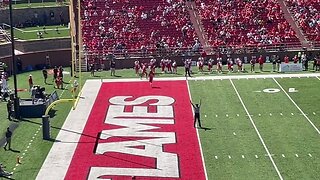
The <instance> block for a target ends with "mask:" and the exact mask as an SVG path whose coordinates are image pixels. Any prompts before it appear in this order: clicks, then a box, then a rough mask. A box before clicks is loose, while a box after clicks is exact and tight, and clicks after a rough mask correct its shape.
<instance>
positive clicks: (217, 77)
mask: <svg viewBox="0 0 320 180" xmlns="http://www.w3.org/2000/svg"><path fill="white" fill-rule="evenodd" d="M319 76H320V73H305V74H259V75H258V74H243V75H222V76H221V75H213V76H193V77H191V78H189V77H188V79H187V80H191V81H198V80H224V79H227V80H229V79H266V78H268V79H271V78H290V77H291V78H299V77H300V78H303V77H319ZM318 79H319V78H318ZM100 80H101V81H102V82H139V81H146V82H147V81H148V80H146V79H142V80H141V79H140V78H125V79H100ZM177 80H186V78H185V77H162V78H157V77H156V78H154V81H177ZM319 80H320V79H319Z"/></svg>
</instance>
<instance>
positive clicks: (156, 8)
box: [82, 0, 199, 54]
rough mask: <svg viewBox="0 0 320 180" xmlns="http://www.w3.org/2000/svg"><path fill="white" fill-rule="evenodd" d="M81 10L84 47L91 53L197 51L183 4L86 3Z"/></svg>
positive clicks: (157, 0) (174, 0)
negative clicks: (183, 48)
mask: <svg viewBox="0 0 320 180" xmlns="http://www.w3.org/2000/svg"><path fill="white" fill-rule="evenodd" d="M82 7H85V8H84V9H83V10H82V36H83V44H84V49H85V51H86V52H88V53H96V54H99V53H101V54H108V53H110V52H112V53H114V52H116V53H121V52H122V53H126V52H128V51H130V50H131V49H134V50H137V49H139V50H140V51H141V52H147V51H156V50H166V49H168V48H182V47H187V48H192V47H193V48H195V49H196V48H198V47H197V45H198V44H199V43H198V42H197V40H196V33H195V31H194V28H193V25H192V23H191V22H190V18H189V13H188V11H187V9H186V8H187V7H186V4H185V2H184V1H179V0H154V1H152V3H151V2H150V1H145V0H113V1H93V0H84V2H83V5H82ZM196 50H197V49H196Z"/></svg>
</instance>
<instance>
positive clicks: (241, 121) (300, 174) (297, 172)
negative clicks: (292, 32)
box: [189, 78, 320, 179]
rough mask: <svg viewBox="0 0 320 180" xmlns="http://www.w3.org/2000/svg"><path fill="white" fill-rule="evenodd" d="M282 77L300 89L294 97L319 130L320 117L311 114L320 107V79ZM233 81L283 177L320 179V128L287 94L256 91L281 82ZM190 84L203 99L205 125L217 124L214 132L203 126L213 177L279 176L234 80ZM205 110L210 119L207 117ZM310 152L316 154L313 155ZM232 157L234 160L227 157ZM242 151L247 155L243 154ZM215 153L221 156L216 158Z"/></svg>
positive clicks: (194, 94) (283, 83)
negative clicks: (303, 114)
mask: <svg viewBox="0 0 320 180" xmlns="http://www.w3.org/2000/svg"><path fill="white" fill-rule="evenodd" d="M277 81H278V82H279V83H280V84H281V86H283V88H284V89H285V90H286V91H288V88H296V89H297V90H298V91H299V92H296V93H289V95H290V96H291V97H292V98H293V100H294V101H295V102H296V103H297V104H298V106H299V107H300V108H301V109H302V110H303V111H304V112H305V113H307V114H308V117H309V118H310V120H311V121H312V122H314V123H315V124H316V125H317V127H318V128H319V125H320V124H319V120H318V119H319V115H318V114H316V115H314V114H313V113H312V112H313V111H316V109H318V108H316V107H315V106H316V104H318V103H317V102H319V100H320V98H319V96H314V95H313V94H317V91H318V90H317V89H319V87H320V81H319V80H318V79H316V78H309V79H307V78H306V79H304V78H301V79H299V78H294V79H277ZM232 82H233V83H234V85H235V87H236V88H237V91H238V92H239V94H240V97H241V99H242V100H243V103H244V104H245V106H246V108H247V110H248V112H249V113H250V115H252V120H253V122H254V124H255V125H256V127H257V129H258V131H259V133H260V135H261V137H262V139H263V141H264V143H265V144H266V146H267V148H268V150H269V151H270V153H271V154H272V157H273V159H274V161H275V164H276V165H277V167H278V169H279V171H280V173H281V175H282V177H283V178H284V179H319V178H320V173H319V172H320V171H319V170H320V161H319V155H320V150H319V148H320V142H319V140H318V139H319V134H318V133H317V131H316V130H315V129H314V128H313V127H312V126H311V125H310V123H309V122H308V121H307V119H306V118H305V117H304V116H302V115H301V112H300V111H299V110H298V108H297V107H296V106H295V105H294V104H293V103H292V102H291V101H290V99H289V98H288V97H287V96H286V94H285V93H284V92H282V91H280V92H278V93H264V92H256V91H262V90H264V89H268V88H277V89H281V88H280V87H279V86H278V85H277V84H276V82H275V81H274V80H272V79H266V80H264V79H260V80H255V79H252V80H232ZM189 84H190V89H191V94H192V97H193V99H194V101H197V100H199V99H200V98H201V97H202V101H203V109H202V119H203V124H204V126H205V127H208V128H212V130H210V131H201V130H200V138H201V142H202V147H203V152H204V157H205V162H206V166H207V172H208V176H209V179H215V178H216V177H219V178H218V179H247V178H248V177H250V178H249V179H279V178H278V175H277V173H276V171H275V168H274V167H273V165H272V164H271V161H270V159H269V158H268V157H267V156H266V154H267V152H266V150H265V149H264V148H263V145H262V143H261V140H260V139H259V137H258V134H257V133H256V132H255V130H254V128H253V125H252V124H251V121H250V119H249V117H248V116H247V114H246V112H245V111H244V107H243V106H242V104H241V103H240V102H239V98H238V96H237V94H236V92H235V90H234V88H233V87H232V84H231V82H230V81H229V80H223V81H220V80H218V81H200V82H199V81H197V82H189ZM312 95H313V96H312ZM270 113H271V114H272V115H270ZM280 113H282V115H281V114H280ZM291 113H293V114H294V115H291ZM204 114H206V115H207V117H204V116H203V115H204ZM227 114H228V117H226V116H227ZM237 114H238V115H239V116H238V115H237ZM259 114H260V115H259ZM216 115H217V117H216ZM234 133H235V134H236V135H234ZM309 153H310V154H311V155H313V157H309V155H308V154H309ZM282 154H284V156H285V158H284V157H282ZM295 154H298V156H299V157H296V156H295ZM229 155H230V156H231V157H232V158H231V159H229V158H228V156H229ZM242 155H244V157H245V158H242ZM255 155H257V156H258V158H256V157H255ZM215 156H217V157H218V159H215ZM306 167H308V168H306Z"/></svg>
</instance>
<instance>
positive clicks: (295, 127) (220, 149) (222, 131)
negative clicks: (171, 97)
mask: <svg viewBox="0 0 320 180" xmlns="http://www.w3.org/2000/svg"><path fill="white" fill-rule="evenodd" d="M247 68H249V66H247ZM270 68H271V66H270V65H266V70H267V71H269V69H270ZM66 71H69V69H68V68H66ZM178 72H179V74H178V75H172V74H162V73H159V74H157V76H156V78H157V77H175V76H183V73H184V72H183V68H179V70H178ZM194 72H195V74H193V76H208V75H209V74H208V73H207V72H206V73H204V74H198V73H196V72H197V71H196V70H195V68H194ZM30 73H31V74H32V75H33V79H34V83H35V84H39V85H43V86H45V87H46V92H48V93H51V92H53V91H54V90H56V89H54V88H53V85H44V83H43V79H42V75H41V71H33V72H28V73H24V74H19V75H18V88H19V89H25V88H28V80H27V79H28V75H29V74H30ZM262 73H265V74H268V73H270V72H262ZM95 74H96V76H95V77H91V76H90V73H87V72H86V73H83V76H82V83H84V82H85V80H86V79H89V78H95V79H105V78H137V77H136V76H135V74H134V70H133V69H126V70H117V72H116V74H117V75H118V77H111V76H110V72H109V71H103V72H96V73H95ZM229 74H232V75H235V74H239V75H242V74H248V73H227V72H226V71H224V73H223V74H222V75H229ZM255 74H261V73H260V72H257V73H255ZM210 75H212V76H217V74H216V73H213V74H210ZM48 80H49V82H50V83H51V80H52V77H51V76H49V79H48ZM69 80H70V75H65V81H66V82H68V81H69ZM276 80H277V81H278V82H279V83H280V84H281V86H282V87H283V88H284V89H286V90H287V89H288V88H296V89H297V90H298V92H297V93H289V95H290V96H291V97H292V99H293V100H294V101H295V102H296V103H297V104H298V105H299V107H300V108H301V109H302V110H303V111H304V112H305V113H306V114H308V117H309V118H310V120H311V121H312V122H314V123H315V125H316V126H317V127H320V122H319V117H320V111H319V108H318V103H317V102H319V100H320V99H319V96H318V95H317V94H318V90H319V87H320V80H318V79H316V78H300V79H299V78H292V79H289V78H284V79H276ZM12 81H13V79H12V77H11V78H10V80H9V84H10V87H12V84H13V82H12ZM232 82H233V83H234V84H235V86H236V88H237V90H238V91H239V93H240V96H241V98H242V100H243V102H244V103H245V105H246V107H247V108H248V111H249V113H250V114H251V115H253V116H252V118H253V120H254V122H255V123H256V126H257V128H258V129H259V131H260V133H261V136H262V138H263V139H264V141H265V143H266V145H267V147H268V148H269V150H270V153H271V154H273V156H272V157H273V159H274V161H275V163H276V165H277V167H278V168H279V170H280V173H281V174H282V176H283V177H284V178H285V179H319V178H320V174H319V172H320V171H319V170H320V161H319V157H320V150H319V149H320V143H319V142H318V137H319V134H317V132H316V131H315V130H314V129H313V128H312V126H311V125H310V123H309V122H308V121H307V120H306V118H305V117H304V116H302V115H300V111H299V110H298V109H297V108H296V107H295V106H294V105H293V103H292V102H291V101H290V100H289V99H288V97H287V96H286V95H285V94H284V93H283V92H278V93H274V94H267V93H262V92H260V93H259V92H253V91H261V90H263V89H266V88H278V89H280V88H279V86H278V85H277V84H276V83H275V82H274V81H273V80H272V79H266V80H264V79H260V80H255V79H251V80H233V81H232ZM66 85H68V84H66ZM189 85H190V90H191V95H192V98H193V101H198V100H199V99H200V98H201V99H202V105H203V106H202V114H201V116H202V119H203V125H204V126H205V127H208V128H211V130H208V131H203V130H200V131H199V132H200V137H201V143H202V147H203V153H204V157H205V163H206V169H207V173H208V177H209V179H279V178H278V175H277V173H276V171H275V170H274V167H273V166H272V163H271V161H270V159H269V157H268V156H266V155H265V154H266V151H265V149H264V147H263V146H262V143H261V141H260V139H259V137H258V135H257V133H256V132H255V130H254V128H253V126H252V124H251V122H250V119H249V118H248V116H246V112H245V110H244V108H243V107H242V105H241V103H240V100H239V98H238V97H237V94H236V93H235V91H234V89H233V87H232V85H231V83H230V81H229V80H222V81H220V80H214V81H189ZM69 90H70V85H68V86H67V90H65V91H63V90H60V89H59V90H57V91H58V94H61V93H62V92H64V93H63V96H62V97H63V98H71V94H70V91H69ZM19 96H20V97H22V98H26V97H29V92H19ZM70 109H71V104H67V103H66V104H60V105H58V106H56V107H55V113H54V115H55V116H54V117H52V121H51V126H52V127H53V128H52V129H51V130H52V137H53V138H54V137H56V135H57V134H58V132H59V128H61V127H62V124H63V123H64V120H65V118H66V116H67V115H68V112H69V111H70ZM313 112H315V114H313ZM270 113H272V116H270ZM280 113H282V114H283V115H282V116H281V115H280ZM291 113H294V115H291ZM226 114H228V117H227V116H226ZM237 114H238V115H239V116H238V115H237ZM259 114H261V116H259ZM6 115H7V114H6V108H5V103H4V102H2V103H0V120H1V121H0V132H1V134H3V133H4V131H5V128H6V127H7V126H8V123H9V121H8V120H7V119H6ZM205 115H206V116H207V117H205ZM216 115H217V116H218V117H216ZM40 123H41V119H25V120H23V121H21V122H19V127H18V129H17V130H16V131H15V132H14V136H13V141H12V144H13V149H15V150H19V151H20V153H14V152H11V151H6V152H5V151H4V150H3V149H0V162H3V163H4V164H5V165H6V166H7V170H8V171H12V170H13V168H15V164H16V156H17V155H19V156H22V154H23V153H24V152H25V149H27V146H28V144H29V142H30V140H31V139H32V137H33V136H34V134H35V133H36V132H37V130H38V128H39V126H40ZM233 133H235V134H236V135H234V134H233ZM41 136H42V135H41V129H40V132H38V133H37V135H36V136H35V139H34V140H33V142H32V145H31V146H30V147H29V148H28V151H27V152H25V153H26V154H25V155H24V156H23V157H24V158H23V159H22V164H21V165H19V166H18V167H16V170H15V171H14V176H13V178H15V179H25V177H28V178H27V179H35V177H36V175H37V173H38V171H39V169H40V167H41V165H42V163H43V161H44V159H45V157H46V155H47V154H48V152H49V150H50V148H51V146H52V144H53V142H51V141H43V140H42V137H41ZM309 153H310V154H312V157H310V156H309V155H308V154H309ZM282 154H284V155H285V158H283V157H282ZM295 154H298V155H299V157H298V158H297V157H295ZM229 155H230V157H231V158H230V159H229V157H228V156H229ZM242 155H244V157H245V158H242ZM255 155H257V156H258V158H256V157H255ZM215 156H217V159H216V158H215Z"/></svg>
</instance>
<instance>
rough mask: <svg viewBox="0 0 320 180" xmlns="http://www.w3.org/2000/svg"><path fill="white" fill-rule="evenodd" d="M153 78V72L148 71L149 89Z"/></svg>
mask: <svg viewBox="0 0 320 180" xmlns="http://www.w3.org/2000/svg"><path fill="white" fill-rule="evenodd" d="M153 77H154V72H153V71H152V70H150V72H149V83H150V86H151V87H152V82H153Z"/></svg>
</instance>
